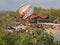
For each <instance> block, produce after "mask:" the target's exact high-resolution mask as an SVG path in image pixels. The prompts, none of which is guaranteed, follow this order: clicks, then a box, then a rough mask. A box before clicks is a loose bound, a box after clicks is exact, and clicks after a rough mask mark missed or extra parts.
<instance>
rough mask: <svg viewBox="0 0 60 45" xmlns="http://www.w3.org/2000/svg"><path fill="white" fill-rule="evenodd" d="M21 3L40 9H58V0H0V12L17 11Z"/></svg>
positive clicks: (59, 1) (59, 5)
mask: <svg viewBox="0 0 60 45" xmlns="http://www.w3.org/2000/svg"><path fill="white" fill-rule="evenodd" d="M23 3H24V4H30V5H32V6H38V7H42V8H55V9H58V8H59V9H60V0H0V11H1V10H9V11H11V10H17V9H18V8H19V6H20V5H22V4H23Z"/></svg>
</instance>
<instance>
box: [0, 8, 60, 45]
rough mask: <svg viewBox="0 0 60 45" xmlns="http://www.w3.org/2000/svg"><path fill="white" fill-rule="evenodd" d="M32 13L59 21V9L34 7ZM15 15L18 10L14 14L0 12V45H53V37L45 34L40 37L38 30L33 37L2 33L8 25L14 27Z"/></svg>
mask: <svg viewBox="0 0 60 45" xmlns="http://www.w3.org/2000/svg"><path fill="white" fill-rule="evenodd" d="M34 13H38V14H42V15H48V16H49V18H50V20H52V19H53V18H54V19H55V18H57V19H58V21H60V18H59V17H60V9H57V10H55V9H52V8H51V9H42V8H40V7H34ZM16 15H19V12H18V10H17V11H16V12H13V11H10V12H5V11H3V12H0V45H55V44H54V43H53V36H51V35H48V34H47V33H44V35H45V37H44V36H41V32H40V31H39V30H38V29H36V30H34V31H33V33H34V35H29V34H27V33H21V34H18V33H14V34H11V33H8V34H7V33H5V32H4V31H5V29H6V27H7V26H8V25H11V26H13V25H14V23H13V22H14V20H15V18H14V17H15V16H16ZM27 29H28V28H27ZM56 45H57V44H56Z"/></svg>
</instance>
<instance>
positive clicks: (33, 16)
mask: <svg viewBox="0 0 60 45" xmlns="http://www.w3.org/2000/svg"><path fill="white" fill-rule="evenodd" d="M36 17H39V18H42V19H45V18H47V17H48V16H44V15H31V16H30V18H36Z"/></svg>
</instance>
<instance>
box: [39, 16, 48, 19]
mask: <svg viewBox="0 0 60 45" xmlns="http://www.w3.org/2000/svg"><path fill="white" fill-rule="evenodd" d="M39 17H40V18H42V19H45V18H47V17H48V16H44V15H42V16H39Z"/></svg>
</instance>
